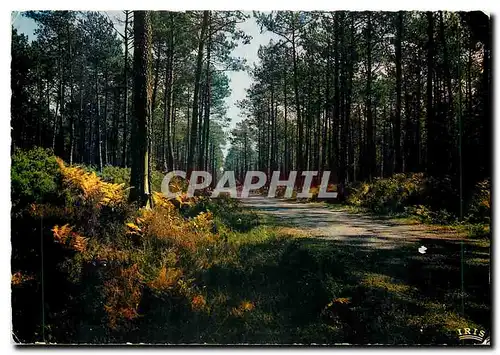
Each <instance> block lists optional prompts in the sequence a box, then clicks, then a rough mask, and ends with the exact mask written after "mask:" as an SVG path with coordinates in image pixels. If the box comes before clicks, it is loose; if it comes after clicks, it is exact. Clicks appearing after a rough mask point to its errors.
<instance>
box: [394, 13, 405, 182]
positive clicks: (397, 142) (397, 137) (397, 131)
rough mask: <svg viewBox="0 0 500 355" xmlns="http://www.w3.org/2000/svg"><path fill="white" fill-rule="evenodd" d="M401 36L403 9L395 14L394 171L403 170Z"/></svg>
mask: <svg viewBox="0 0 500 355" xmlns="http://www.w3.org/2000/svg"><path fill="white" fill-rule="evenodd" d="M402 37H403V11H399V12H398V13H397V14H396V45H395V47H396V112H395V115H394V155H395V158H396V161H395V167H394V169H395V172H396V173H400V172H402V171H403V170H402V169H403V161H402V155H401V80H402V78H401V77H402V74H401V40H402Z"/></svg>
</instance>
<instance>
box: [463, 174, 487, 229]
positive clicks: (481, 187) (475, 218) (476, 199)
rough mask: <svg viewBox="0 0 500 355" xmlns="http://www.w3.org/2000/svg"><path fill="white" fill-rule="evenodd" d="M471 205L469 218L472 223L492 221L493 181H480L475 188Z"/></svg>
mask: <svg viewBox="0 0 500 355" xmlns="http://www.w3.org/2000/svg"><path fill="white" fill-rule="evenodd" d="M474 190H475V191H474V194H473V197H472V201H471V203H470V205H469V215H468V218H467V219H468V220H469V221H470V222H472V223H478V222H483V223H490V221H491V181H490V180H489V179H487V180H484V181H480V182H479V183H477V184H476V187H475V189H474Z"/></svg>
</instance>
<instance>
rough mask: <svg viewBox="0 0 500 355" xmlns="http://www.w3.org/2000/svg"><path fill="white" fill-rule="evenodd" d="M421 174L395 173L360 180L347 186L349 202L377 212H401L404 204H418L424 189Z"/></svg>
mask: <svg viewBox="0 0 500 355" xmlns="http://www.w3.org/2000/svg"><path fill="white" fill-rule="evenodd" d="M424 181H425V180H424V178H423V174H421V173H416V174H395V175H394V176H392V177H390V178H386V179H380V178H378V179H375V180H374V181H373V182H372V183H366V182H362V183H359V184H357V185H355V186H351V187H349V188H348V191H349V193H348V197H347V202H348V203H349V204H352V205H355V206H360V207H368V208H370V209H371V210H373V211H375V212H377V213H397V212H403V211H404V208H405V206H408V205H415V204H418V203H419V202H420V201H421V200H422V195H423V191H424V189H425V185H424Z"/></svg>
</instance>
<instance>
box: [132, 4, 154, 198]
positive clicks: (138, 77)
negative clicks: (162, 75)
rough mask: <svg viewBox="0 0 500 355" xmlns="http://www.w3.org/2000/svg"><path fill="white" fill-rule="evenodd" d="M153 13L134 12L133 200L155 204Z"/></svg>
mask: <svg viewBox="0 0 500 355" xmlns="http://www.w3.org/2000/svg"><path fill="white" fill-rule="evenodd" d="M151 95H152V92H151V16H150V12H149V11H134V105H133V108H134V114H133V116H132V129H133V132H134V139H133V140H132V154H133V159H132V170H131V174H130V186H131V187H132V188H131V190H130V194H129V199H130V201H131V202H137V203H138V205H139V206H151V205H152V201H151V194H150V190H149V188H150V180H151V179H150V169H149V166H150V149H149V143H150V137H148V136H149V134H150V130H149V126H150V124H151Z"/></svg>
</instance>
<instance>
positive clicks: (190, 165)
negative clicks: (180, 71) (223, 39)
mask: <svg viewBox="0 0 500 355" xmlns="http://www.w3.org/2000/svg"><path fill="white" fill-rule="evenodd" d="M208 15H209V11H203V20H202V24H201V30H200V38H199V43H198V55H197V58H196V73H195V82H194V94H193V112H192V120H191V141H190V142H189V153H188V159H187V169H188V175H190V173H191V171H193V170H194V169H195V160H194V159H195V154H196V144H197V136H198V109H199V102H198V101H199V95H200V86H201V71H202V65H203V47H204V45H205V34H206V31H207V26H208Z"/></svg>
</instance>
